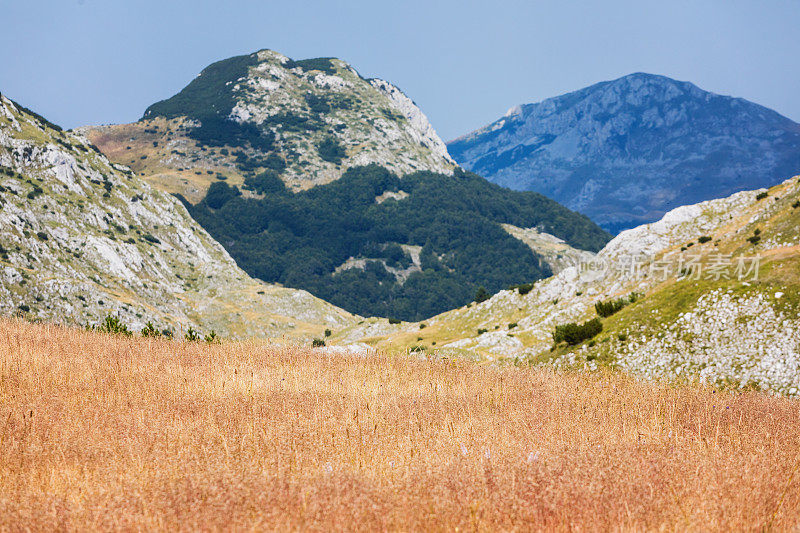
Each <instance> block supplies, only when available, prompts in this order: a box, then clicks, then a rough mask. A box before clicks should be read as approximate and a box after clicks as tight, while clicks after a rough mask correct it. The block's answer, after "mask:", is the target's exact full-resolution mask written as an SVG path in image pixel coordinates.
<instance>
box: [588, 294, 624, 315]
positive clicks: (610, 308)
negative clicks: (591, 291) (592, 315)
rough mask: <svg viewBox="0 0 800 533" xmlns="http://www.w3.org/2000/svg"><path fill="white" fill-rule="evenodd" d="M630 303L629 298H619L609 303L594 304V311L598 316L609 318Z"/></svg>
mask: <svg viewBox="0 0 800 533" xmlns="http://www.w3.org/2000/svg"><path fill="white" fill-rule="evenodd" d="M629 303H630V301H629V300H628V299H627V298H618V299H616V300H609V301H607V302H602V301H600V302H597V303H595V304H594V309H595V311H597V314H598V315H599V316H601V317H603V318H606V317H609V316H611V315H613V314H614V313H616V312H617V311H619V310H620V309H622V308H623V307H625V306H626V305H628V304H629Z"/></svg>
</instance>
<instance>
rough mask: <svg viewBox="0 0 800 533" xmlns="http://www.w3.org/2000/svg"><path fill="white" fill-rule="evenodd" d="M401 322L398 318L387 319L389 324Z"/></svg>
mask: <svg viewBox="0 0 800 533" xmlns="http://www.w3.org/2000/svg"><path fill="white" fill-rule="evenodd" d="M401 322H402V320H400V319H399V318H390V319H389V324H399V323H401Z"/></svg>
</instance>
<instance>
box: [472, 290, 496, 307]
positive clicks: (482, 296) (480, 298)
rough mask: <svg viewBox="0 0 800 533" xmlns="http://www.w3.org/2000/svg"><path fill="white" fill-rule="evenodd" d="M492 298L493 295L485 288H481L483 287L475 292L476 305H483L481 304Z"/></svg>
mask: <svg viewBox="0 0 800 533" xmlns="http://www.w3.org/2000/svg"><path fill="white" fill-rule="evenodd" d="M491 296H492V295H491V294H489V291H487V290H486V289H485V288H483V287H482V286H481V287H478V290H477V291H476V292H475V298H474V300H475V303H478V304H479V303H481V302H485V301H486V300H488V299H489V298H490V297H491Z"/></svg>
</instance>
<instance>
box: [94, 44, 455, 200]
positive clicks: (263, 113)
mask: <svg viewBox="0 0 800 533" xmlns="http://www.w3.org/2000/svg"><path fill="white" fill-rule="evenodd" d="M83 131H84V132H85V133H86V135H87V136H88V137H89V139H90V140H91V141H92V142H94V143H95V144H96V145H97V146H99V147H100V149H101V150H103V152H104V153H106V154H108V155H109V157H110V158H111V159H112V160H114V161H115V162H118V163H123V164H125V165H128V166H130V167H131V168H132V169H133V170H134V171H135V172H137V173H139V174H140V175H143V176H144V177H145V178H146V179H148V180H150V181H151V183H153V184H155V185H156V186H158V187H159V188H161V189H163V190H167V191H170V192H179V193H181V194H183V195H184V196H186V197H187V198H188V199H189V200H190V201H192V202H196V201H198V200H199V199H200V198H201V197H202V195H203V193H204V192H205V190H206V189H207V187H208V185H209V184H210V183H211V182H213V181H214V180H215V179H216V178H217V177H218V176H221V177H223V178H226V179H227V180H228V182H229V183H231V184H233V185H240V184H241V183H242V182H243V181H244V178H245V177H246V176H248V175H254V174H258V173H260V172H263V171H265V170H270V171H274V172H275V173H276V174H278V175H280V178H281V179H282V180H283V181H284V183H286V185H287V187H288V188H290V189H291V190H295V191H296V190H302V189H307V188H310V187H313V186H315V185H319V184H323V183H328V182H331V181H334V180H336V179H338V178H339V177H340V176H341V175H342V174H343V173H344V172H345V171H346V170H347V169H348V168H351V167H354V166H361V165H367V164H370V163H377V164H379V165H381V166H384V167H386V168H388V169H389V170H392V171H394V172H396V173H398V174H400V175H403V174H407V173H410V172H414V171H418V170H431V171H435V172H445V173H450V172H452V170H453V169H454V168H455V163H454V161H453V160H452V159H451V158H450V156H449V155H448V153H447V148H446V146H445V144H444V143H443V142H442V140H441V139H440V138H439V136H438V135H437V134H436V132H435V131H434V130H433V127H432V126H431V125H430V123H429V122H428V119H427V118H426V117H425V115H424V114H423V113H422V111H420V109H419V108H418V107H417V106H416V105H415V104H414V103H413V102H412V101H411V99H409V98H408V97H407V96H406V95H405V94H403V93H402V92H401V91H400V90H399V89H398V88H397V87H395V86H394V85H392V84H391V83H388V82H386V81H383V80H378V79H371V80H367V79H364V78H362V77H361V76H360V75H359V74H358V72H356V70H355V69H354V68H353V67H351V66H350V65H348V64H347V63H345V62H344V61H341V60H339V59H334V58H318V59H309V60H304V61H293V60H291V59H289V58H287V57H286V56H283V55H281V54H279V53H277V52H273V51H270V50H262V51H259V52H256V53H254V54H250V55H247V56H241V57H234V58H230V59H226V60H224V61H220V62H218V63H214V64H213V65H210V66H209V67H207V68H206V69H204V70H203V72H201V73H200V75H199V76H198V77H197V78H196V79H195V80H193V81H192V82H191V83H190V84H189V85H188V86H187V87H186V88H185V89H183V90H182V91H181V92H180V93H178V94H177V95H175V96H174V97H172V98H170V99H168V100H164V101H162V102H158V103H156V104H154V105H152V106H150V108H148V109H147V111H146V112H145V113H144V116H143V118H142V120H141V121H140V122H138V123H136V124H128V125H120V126H104V127H93V128H85V129H84V130H83Z"/></svg>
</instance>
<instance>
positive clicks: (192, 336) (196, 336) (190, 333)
mask: <svg viewBox="0 0 800 533" xmlns="http://www.w3.org/2000/svg"><path fill="white" fill-rule="evenodd" d="M183 338H184V339H185V340H187V341H189V342H195V341H199V340H200V332H199V331H197V330H196V329H194V328H193V327H191V326H189V329H188V330H186V334H185V335H184V336H183Z"/></svg>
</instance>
